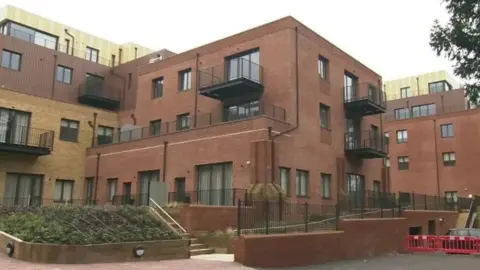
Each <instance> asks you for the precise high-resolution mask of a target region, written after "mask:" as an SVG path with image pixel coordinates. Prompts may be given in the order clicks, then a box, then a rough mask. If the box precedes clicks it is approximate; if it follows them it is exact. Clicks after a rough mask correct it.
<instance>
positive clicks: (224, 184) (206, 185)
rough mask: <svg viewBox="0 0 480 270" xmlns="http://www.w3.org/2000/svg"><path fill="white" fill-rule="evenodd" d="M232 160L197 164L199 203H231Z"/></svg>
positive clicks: (232, 196) (232, 198) (232, 195)
mask: <svg viewBox="0 0 480 270" xmlns="http://www.w3.org/2000/svg"><path fill="white" fill-rule="evenodd" d="M232 168H233V164H232V162H226V163H216V164H205V165H198V166H197V177H198V178H197V190H198V193H197V199H198V201H199V204H206V205H233V200H234V199H235V197H234V193H233V175H232Z"/></svg>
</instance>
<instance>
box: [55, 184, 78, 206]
mask: <svg viewBox="0 0 480 270" xmlns="http://www.w3.org/2000/svg"><path fill="white" fill-rule="evenodd" d="M57 182H60V183H61V189H62V190H61V193H60V199H58V198H56V197H55V194H56V193H57V192H56V190H57ZM65 183H68V184H71V185H72V187H71V189H70V200H66V199H65V195H64V191H65V188H64V185H65ZM74 188H75V181H74V180H71V179H55V189H54V193H53V194H54V195H53V196H54V198H53V201H54V202H71V201H73V189H74Z"/></svg>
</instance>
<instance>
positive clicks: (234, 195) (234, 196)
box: [232, 189, 237, 206]
mask: <svg viewBox="0 0 480 270" xmlns="http://www.w3.org/2000/svg"><path fill="white" fill-rule="evenodd" d="M235 191H236V189H233V198H232V199H233V206H235V198H236V197H237V196H236V194H235Z"/></svg>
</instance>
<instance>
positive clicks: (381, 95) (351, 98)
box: [343, 83, 387, 108]
mask: <svg viewBox="0 0 480 270" xmlns="http://www.w3.org/2000/svg"><path fill="white" fill-rule="evenodd" d="M343 94H344V102H345V103H351V102H355V101H362V100H366V101H370V102H372V103H374V104H377V105H380V106H382V107H384V108H386V107H387V96H386V94H385V92H384V91H382V90H381V89H380V88H378V87H376V86H374V85H372V84H369V83H360V84H359V83H357V84H354V85H351V86H345V87H344V92H343Z"/></svg>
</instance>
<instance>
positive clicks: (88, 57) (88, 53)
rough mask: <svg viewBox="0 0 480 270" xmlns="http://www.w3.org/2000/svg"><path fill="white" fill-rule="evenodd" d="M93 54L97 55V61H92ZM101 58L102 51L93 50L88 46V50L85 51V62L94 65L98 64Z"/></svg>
mask: <svg viewBox="0 0 480 270" xmlns="http://www.w3.org/2000/svg"><path fill="white" fill-rule="evenodd" d="M93 52H95V53H96V58H97V59H95V61H92V55H93ZM99 58H100V50H99V49H95V48H93V47H90V46H86V49H85V60H87V61H90V62H93V63H98V60H99Z"/></svg>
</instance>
